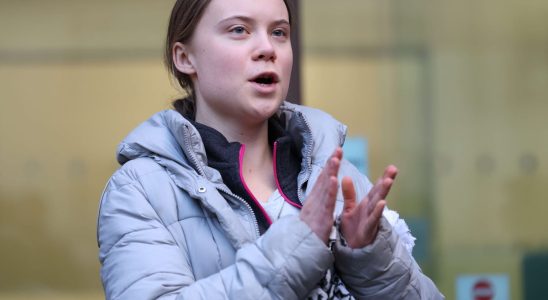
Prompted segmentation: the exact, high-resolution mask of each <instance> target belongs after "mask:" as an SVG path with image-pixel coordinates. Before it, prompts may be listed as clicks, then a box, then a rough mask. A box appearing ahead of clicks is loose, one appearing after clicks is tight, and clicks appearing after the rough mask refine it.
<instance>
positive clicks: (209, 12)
mask: <svg viewBox="0 0 548 300" xmlns="http://www.w3.org/2000/svg"><path fill="white" fill-rule="evenodd" d="M235 16H237V17H238V16H239V17H246V18H249V19H253V20H257V21H271V20H286V21H288V22H289V13H288V11H287V7H286V5H285V2H284V1H283V0H212V1H211V2H210V3H209V5H208V6H207V8H206V10H205V11H204V14H203V16H202V21H204V22H207V23H209V22H214V23H218V22H220V21H222V20H225V19H228V18H232V17H235Z"/></svg>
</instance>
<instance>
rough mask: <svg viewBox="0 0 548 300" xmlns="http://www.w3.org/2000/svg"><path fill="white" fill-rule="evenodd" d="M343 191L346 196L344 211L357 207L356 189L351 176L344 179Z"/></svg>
mask: <svg viewBox="0 0 548 300" xmlns="http://www.w3.org/2000/svg"><path fill="white" fill-rule="evenodd" d="M341 185H342V193H343V198H344V206H343V213H347V212H351V211H352V210H353V209H354V207H356V190H354V183H353V182H352V179H351V178H350V177H347V176H345V177H344V178H343V179H342V183H341Z"/></svg>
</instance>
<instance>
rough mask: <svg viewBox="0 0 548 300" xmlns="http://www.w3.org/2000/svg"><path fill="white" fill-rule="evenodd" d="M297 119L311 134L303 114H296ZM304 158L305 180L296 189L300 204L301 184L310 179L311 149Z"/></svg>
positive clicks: (301, 198)
mask: <svg viewBox="0 0 548 300" xmlns="http://www.w3.org/2000/svg"><path fill="white" fill-rule="evenodd" d="M296 113H297V114H298V115H299V117H300V120H302V121H303V122H304V125H305V127H306V130H307V131H308V133H309V134H312V130H311V129H310V124H309V123H308V121H307V120H306V118H305V117H304V116H303V114H302V113H301V112H296ZM304 155H305V156H304V157H305V159H306V165H305V167H306V169H305V174H306V178H303V179H302V180H301V182H299V183H298V187H297V188H298V189H297V197H299V201H301V203H304V195H303V192H302V189H301V186H302V185H303V183H304V182H305V181H308V179H309V178H310V172H311V170H310V165H311V164H312V162H311V158H310V157H311V155H312V147H308V148H307V150H306V153H305V154H304Z"/></svg>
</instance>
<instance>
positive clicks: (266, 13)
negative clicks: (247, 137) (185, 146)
mask: <svg viewBox="0 0 548 300" xmlns="http://www.w3.org/2000/svg"><path fill="white" fill-rule="evenodd" d="M289 33H290V26H289V16H288V12H287V8H286V6H285V3H284V1H283V0H212V1H211V3H210V4H209V5H208V7H207V8H206V9H205V11H204V14H203V15H202V18H201V20H200V21H199V22H198V24H197V26H196V29H195V31H194V33H193V35H192V38H191V39H190V41H189V42H188V43H186V44H185V45H183V46H182V47H183V48H184V51H180V52H177V51H175V54H176V55H186V58H185V59H186V61H187V64H188V65H187V68H186V69H184V68H183V69H179V67H178V69H179V70H180V71H182V72H184V73H187V74H189V75H190V76H191V78H192V79H193V83H194V89H195V94H196V103H197V119H198V121H200V120H199V119H200V118H207V119H210V120H211V118H215V120H218V121H223V120H224V121H237V122H244V123H247V124H259V123H261V122H264V121H265V120H266V119H268V118H269V117H270V116H272V115H273V114H274V113H275V112H276V110H277V109H278V107H279V106H280V104H281V102H282V100H283V99H284V98H285V97H286V95H287V90H288V86H289V80H290V76H291V67H292V63H293V53H292V50H291V42H290V37H289ZM178 53H179V54H178ZM181 53H183V54H181ZM185 70H186V71H185Z"/></svg>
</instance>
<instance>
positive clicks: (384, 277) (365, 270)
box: [333, 160, 444, 299]
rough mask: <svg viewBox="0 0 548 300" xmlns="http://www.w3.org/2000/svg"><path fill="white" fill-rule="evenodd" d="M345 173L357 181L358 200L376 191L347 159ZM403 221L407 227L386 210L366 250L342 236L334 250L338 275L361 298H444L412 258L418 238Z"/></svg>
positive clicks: (343, 170)
mask: <svg viewBox="0 0 548 300" xmlns="http://www.w3.org/2000/svg"><path fill="white" fill-rule="evenodd" d="M341 171H342V172H341V173H342V174H340V176H341V177H342V176H350V177H352V178H353V181H354V185H355V187H356V195H357V198H358V199H359V200H361V199H363V197H365V196H366V194H367V193H368V192H369V190H370V189H371V188H372V184H371V182H370V181H369V179H367V177H365V176H364V175H363V174H361V173H360V172H359V171H358V170H357V169H356V168H355V167H354V166H353V165H352V164H350V163H349V162H348V161H346V160H343V161H342V164H341ZM340 209H341V208H340ZM340 209H339V211H340ZM387 218H389V219H390V220H388V219H387ZM400 222H401V223H403V224H404V225H405V223H404V222H403V220H400V219H399V218H398V214H397V213H395V212H394V211H391V210H388V209H385V211H384V212H383V217H382V218H381V223H380V227H379V232H378V233H377V238H376V239H375V241H374V242H373V244H371V245H368V246H366V247H364V248H362V249H351V248H349V247H347V246H346V245H345V243H344V239H343V237H341V236H340V234H339V237H338V238H337V241H336V243H335V246H334V251H333V252H334V255H335V268H336V269H337V273H339V275H340V276H341V279H342V280H343V282H344V284H345V286H346V287H347V288H348V289H349V290H350V291H351V293H352V294H353V295H354V296H355V297H356V298H357V299H444V296H443V295H442V294H441V293H440V292H439V291H438V289H437V287H436V285H435V284H434V283H433V282H432V280H430V278H428V277H427V276H426V275H424V274H423V273H422V270H421V269H420V267H419V265H418V264H417V262H416V261H415V259H414V258H413V256H412V255H411V250H412V247H413V245H414V238H413V237H412V236H411V234H410V232H409V230H408V228H407V225H405V226H402V224H401V223H400ZM391 224H395V225H396V226H397V227H398V230H393V229H394V228H393V226H392V225H391Z"/></svg>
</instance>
